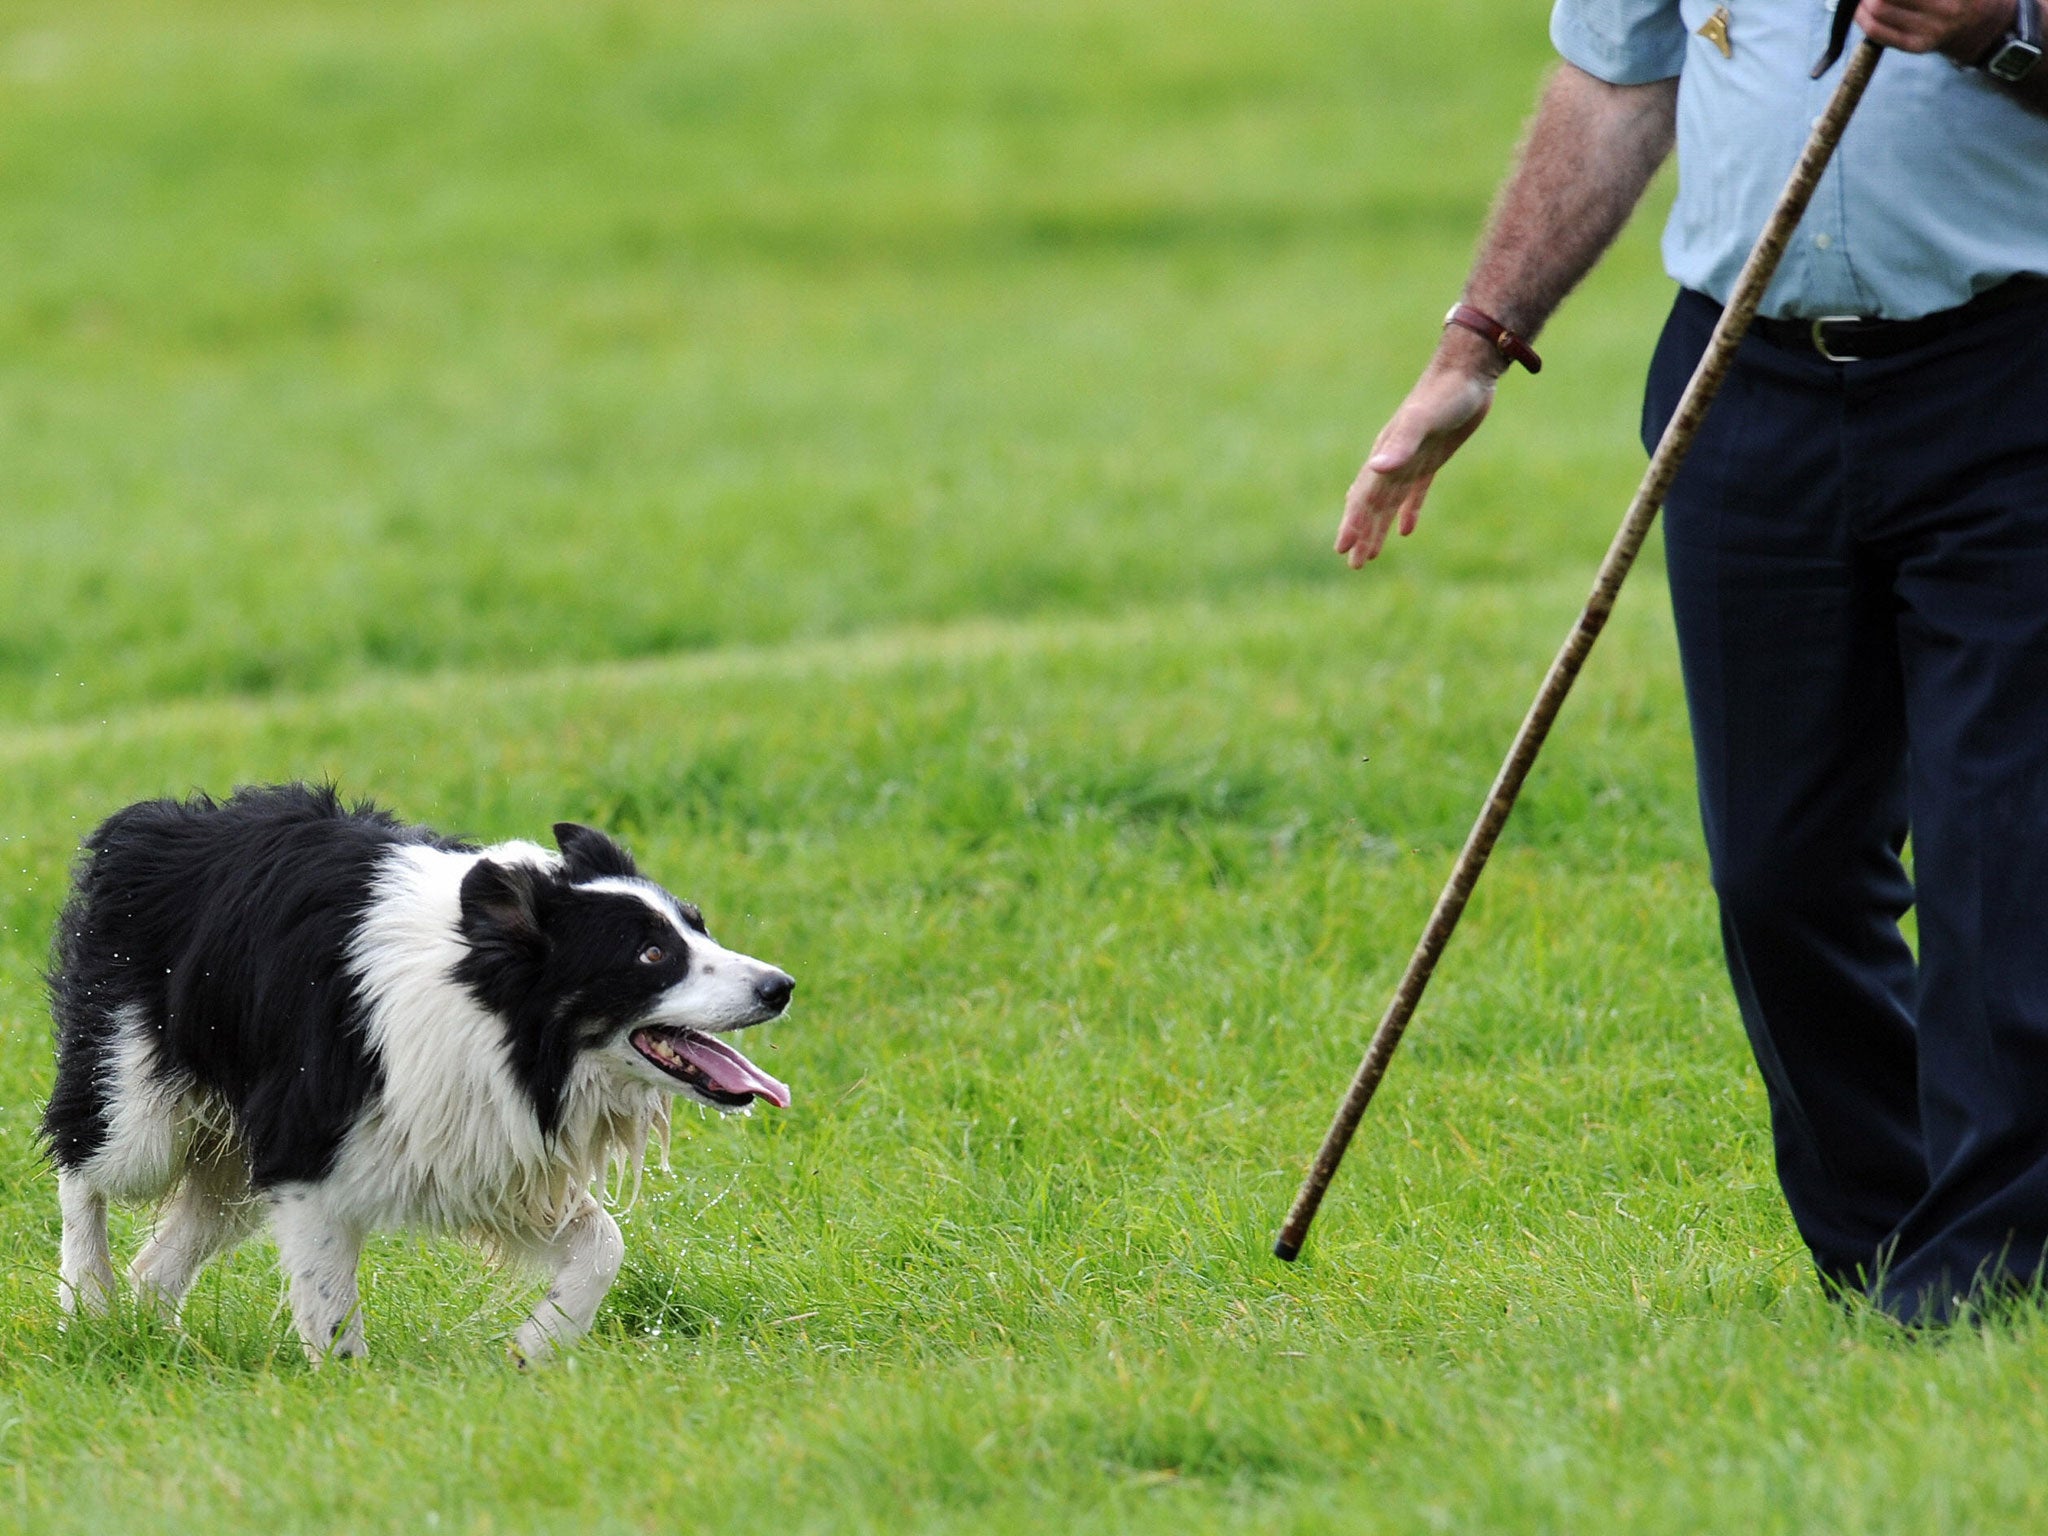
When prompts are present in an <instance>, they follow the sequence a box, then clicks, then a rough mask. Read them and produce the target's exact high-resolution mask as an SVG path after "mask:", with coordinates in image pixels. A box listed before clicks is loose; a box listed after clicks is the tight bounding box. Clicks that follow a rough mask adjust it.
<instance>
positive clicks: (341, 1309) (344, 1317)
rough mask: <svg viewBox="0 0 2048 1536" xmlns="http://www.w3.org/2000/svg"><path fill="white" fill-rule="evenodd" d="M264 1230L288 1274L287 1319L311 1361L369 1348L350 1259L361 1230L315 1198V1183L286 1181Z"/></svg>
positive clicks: (355, 1255) (358, 1248)
mask: <svg viewBox="0 0 2048 1536" xmlns="http://www.w3.org/2000/svg"><path fill="white" fill-rule="evenodd" d="M270 1230H271V1234H272V1236H274V1237H275V1238H276V1239H277V1258H278V1262H279V1263H280V1264H282V1265H283V1266H284V1272H285V1274H286V1275H287V1276H288V1277H289V1278H290V1280H291V1302H292V1321H293V1322H295V1323H296V1324H298V1328H299V1341H300V1342H301V1343H302V1344H304V1345H305V1346H306V1356H307V1358H308V1359H310V1360H311V1361H312V1362H313V1363H314V1364H315V1365H318V1364H320V1363H321V1362H322V1361H324V1360H327V1359H330V1358H334V1357H347V1356H361V1355H367V1354H368V1353H369V1352H370V1348H369V1345H367V1344H366V1343H364V1342H363V1305H362V1299H361V1297H360V1296H359V1295H358V1294H357V1291H356V1264H357V1261H358V1260H359V1259H360V1258H361V1257H362V1252H363V1234H362V1232H361V1230H360V1229H358V1228H356V1227H354V1226H352V1225H350V1224H349V1223H348V1222H345V1221H343V1220H342V1219H341V1218H340V1217H339V1216H337V1215H336V1214H335V1213H334V1212H333V1211H331V1210H329V1209H328V1208H327V1206H326V1204H325V1203H324V1202H323V1201H322V1200H321V1199H320V1196H319V1194H318V1192H317V1190H316V1189H313V1188H309V1187H308V1186H305V1185H296V1186H293V1185H287V1186H285V1187H284V1188H282V1189H280V1190H279V1191H278V1192H277V1194H276V1196H275V1197H274V1198H273V1199H272V1201H271V1206H270Z"/></svg>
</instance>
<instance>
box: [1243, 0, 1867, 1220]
mask: <svg viewBox="0 0 2048 1536" xmlns="http://www.w3.org/2000/svg"><path fill="white" fill-rule="evenodd" d="M1837 5H1838V7H1839V8H1840V10H1841V11H1844V12H1848V11H1853V10H1854V9H1855V5H1854V0H1837ZM1846 19H1847V18H1846V16H1845V17H1843V21H1844V22H1846ZM1843 30H1846V27H1844V28H1843ZM1883 51H1884V50H1883V49H1882V48H1881V47H1880V46H1879V45H1878V44H1876V43H1873V42H1871V41H1870V40H1869V39H1868V38H1865V39H1864V40H1863V42H1862V43H1861V44H1859V45H1858V46H1857V49H1856V52H1855V53H1854V54H1852V55H1851V56H1850V59H1849V67H1848V68H1847V69H1846V70H1844V71H1843V74H1842V83H1841V84H1840V85H1839V86H1837V87H1836V88H1835V95H1834V99H1833V100H1832V101H1830V102H1829V103H1828V107H1827V111H1826V112H1824V113H1822V114H1821V118H1820V121H1819V122H1818V123H1816V124H1815V125H1814V129H1813V137H1812V138H1810V139H1808V140H1807V141H1806V151H1805V153H1804V154H1802V155H1801V156H1800V157H1799V164H1798V165H1796V166H1795V167H1793V170H1792V177H1791V179H1790V180H1789V181H1787V182H1786V183H1785V190H1784V191H1783V192H1782V193H1780V194H1779V197H1778V206H1777V207H1776V208H1775V209H1773V210H1772V212H1771V217H1770V221H1769V222H1768V223H1767V224H1765V225H1764V231H1763V233H1762V234H1761V235H1759V236H1757V241H1756V246H1755V248H1754V249H1752V250H1751V251H1750V253H1749V260H1748V261H1747V262H1746V263H1744V265H1743V268H1742V275H1741V276H1740V277H1739V278H1737V279H1736V282H1735V293H1734V296H1733V297H1732V298H1730V299H1729V301H1728V307H1727V308H1726V309H1725V310H1723V311H1722V313H1721V321H1720V323H1719V324H1718V325H1716V326H1715V327H1714V335H1713V339H1712V340H1711V341H1709V342H1708V343H1707V350H1706V354H1705V355H1704V356H1703V357H1701V359H1700V365H1699V367H1698V368H1696V369H1694V370H1693V376H1692V382H1691V383H1689V384H1687V385H1686V387H1685V393H1684V394H1683V395H1682V396H1680V397H1679V401H1678V409H1677V411H1675V412H1674V413H1673V414H1672V417H1671V423H1670V425H1669V426H1667V427H1665V429H1664V436H1663V438H1662V440H1661V441H1659V442H1658V444H1657V451H1656V452H1655V453H1654V454H1652V455H1651V457H1650V467H1649V469H1648V470H1647V471H1646V472H1645V473H1644V475H1643V483H1642V484H1641V485H1640V486H1638V487H1637V489H1636V496H1635V500H1634V501H1633V502H1631V503H1630V504H1629V509H1628V515H1627V516H1626V517H1625V518H1623V519H1622V523H1621V529H1620V531H1619V532H1618V533H1616V534H1615V536H1614V542H1613V544H1611V545H1609V546H1608V550H1607V558H1606V559H1604V560H1603V561H1601V562H1600V572H1599V575H1598V576H1597V577H1596V578H1595V579H1594V582H1593V595H1592V596H1591V597H1589V598H1587V599H1586V606H1585V608H1584V610H1583V611H1581V613H1580V614H1579V622H1578V623H1577V625H1575V626H1574V627H1573V629H1572V632H1571V634H1570V635H1569V636H1567V637H1566V639H1565V642H1564V649H1563V650H1561V651H1559V652H1558V653H1557V660H1555V661H1553V662H1552V663H1551V664H1550V672H1549V675H1548V676H1546V677H1545V678H1544V679H1543V686H1542V688H1541V689H1540V690H1538V692H1537V694H1536V702H1535V703H1533V704H1531V705H1530V706H1529V713H1528V716H1527V717H1526V718H1525V719H1524V720H1523V721H1522V728H1521V730H1519V731H1517V732H1516V733H1515V742H1514V745H1513V746H1512V747H1510V748H1509V749H1508V756H1507V761H1506V762H1504V763H1502V764H1501V768H1500V774H1499V776H1498V777H1496V778H1495V779H1494V781H1493V790H1492V792H1491V793H1490V794H1488V795H1487V797H1486V805H1485V807H1484V808H1483V809H1482V810H1481V811H1480V813H1479V819H1478V820H1477V821H1476V822H1474V823H1473V824H1472V831H1471V834H1470V835H1469V836H1468V837H1467V838H1466V839H1465V847H1464V849H1463V851H1461V852H1460V853H1459V855H1458V862H1457V863H1456V864H1455V865H1453V866H1452V868H1451V877H1450V879H1449V880H1448V881H1447V882H1446V883H1445V885H1444V889H1443V894H1442V895H1441V896H1439V897H1437V899H1436V910H1435V911H1433V912H1432V913H1430V915H1429V926H1428V927H1427V928H1425V929H1424V930H1423V931H1422V942H1421V943H1419V944H1417V945H1416V946H1415V954H1414V956H1413V957H1412V958H1411V959H1410V960H1409V961H1408V969H1407V970H1406V971H1404V972H1402V974H1401V983H1400V985H1399V986H1397V987H1396V988H1395V989H1394V999H1393V1001H1392V1002H1390V1003H1389V1004H1388V1005H1387V1011H1386V1015H1385V1016H1384V1017H1383V1018H1382V1019H1381V1020H1380V1027H1379V1028H1378V1029H1376V1030H1374V1031H1373V1037H1372V1043H1371V1044H1370V1045H1369V1046H1367V1047H1366V1051H1365V1060H1364V1061H1362V1062H1360V1063H1359V1066H1358V1075H1357V1076H1356V1077H1354V1078H1353V1079H1352V1080H1351V1090H1350V1092H1348V1093H1346V1094H1345V1095H1344V1102H1343V1103H1342V1104H1341V1105H1339V1106H1338V1109H1337V1118H1336V1119H1335V1120H1333V1121H1332V1122H1331V1123H1330V1133H1329V1134H1328V1135H1327V1136H1325V1137H1324V1138H1323V1145H1322V1148H1321V1150H1320V1151H1318V1152H1317V1153H1316V1160H1315V1166H1314V1167H1312V1168H1311V1169H1309V1174H1308V1177H1307V1178H1306V1179H1305V1180H1303V1182H1302V1186H1301V1193H1300V1194H1298V1195H1296V1196H1295V1197H1294V1209H1293V1210H1291V1211H1289V1212H1288V1213H1287V1224H1286V1225H1285V1226H1283V1227H1282V1228H1281V1229H1280V1236H1279V1238H1278V1239H1277V1240H1276V1241H1275V1242H1274V1244H1273V1252H1274V1254H1275V1255H1276V1256H1278V1257H1279V1258H1282V1259H1292V1258H1294V1257H1295V1255H1297V1254H1298V1253H1300V1252H1301V1245H1302V1243H1303V1241H1304V1240H1305V1239H1306V1238H1307V1237H1308V1227H1309V1223H1310V1222H1312V1221H1314V1220H1315V1215H1316V1207H1317V1206H1319V1205H1321V1204H1322V1203H1323V1192H1324V1191H1325V1190H1327V1189H1328V1188H1329V1187H1330V1179H1331V1177H1332V1176H1333V1175H1334V1174H1335V1173H1336V1172H1337V1165H1338V1163H1340V1162H1342V1161H1343V1159H1344V1149H1345V1148H1346V1147H1348V1146H1349V1145H1350V1144H1351V1136H1352V1133H1353V1132H1354V1131H1356V1130H1357V1129H1358V1122H1359V1120H1360V1118H1361V1117H1362V1116H1363V1115H1364V1114H1365V1107H1366V1105H1368V1104H1370V1103H1371V1102H1372V1096H1373V1091H1374V1090H1375V1089H1377V1088H1378V1087H1379V1085H1380V1079H1381V1078H1382V1077H1384V1076H1385V1075H1386V1071H1387V1062H1388V1061H1389V1060H1391V1059H1392V1057H1393V1054H1394V1048H1395V1047H1396V1046H1398V1045H1399V1044H1400V1043H1401V1033H1402V1031H1403V1030H1405V1029H1406V1028H1407V1027H1408V1020H1409V1018H1410V1017H1411V1016H1413V1014H1414V1012H1415V1005H1416V1004H1417V1003H1419V1002H1420V1001H1421V1000H1422V991H1423V988H1425V987H1427V986H1428V985H1429V977H1430V973H1431V972H1432V971H1434V970H1435V969H1436V963H1437V960H1438V959H1439V958H1440V957H1441V956H1442V954H1443V952H1444V946H1445V945H1446V944H1448V943H1449V942H1450V939H1451V933H1452V931H1453V930H1454V929H1455V928H1456V927H1457V926H1458V918H1459V916H1460V914H1462V913H1463V912H1464V910H1465V903H1466V902H1467V901H1468V900H1469V899H1470V898H1471V895H1472V888H1473V887H1474V886H1475V885H1477V884H1478V883H1479V876H1480V873H1481V872H1482V871H1483V870H1484V869H1485V868H1486V859H1487V855H1489V854H1490V853H1492V852H1493V845H1494V842H1495V840H1496V839H1497V838H1499V836H1500V829H1501V828H1502V827H1503V826H1505V825H1506V824H1507V819H1508V813H1509V812H1510V811H1512V810H1513V809H1514V807H1515V796H1516V795H1517V794H1519V793H1520V792H1521V788H1522V781H1523V780H1524V779H1526V778H1527V777H1528V776H1529V769H1530V767H1531V766H1532V765H1533V764H1534V763H1535V761H1536V754H1537V753H1538V752H1539V751H1541V750H1542V748H1543V738H1544V737H1545V736H1547V735H1549V734H1550V727H1551V723H1552V722H1553V721H1555V720H1556V719H1557V712H1558V710H1559V709H1561V708H1562V707H1563V706H1564V700H1565V695H1566V694H1568V693H1570V692H1571V687H1572V683H1573V681H1574V680H1575V679H1576V678H1577V677H1578V675H1579V668H1580V667H1582V666H1584V665H1585V662H1586V655H1587V653H1588V652H1589V651H1591V650H1592V649H1593V642H1594V641H1595V640H1597V639H1598V638H1599V637H1600V631H1601V630H1602V629H1603V628H1604V627H1605V626H1606V623H1607V616H1608V615H1609V614H1610V613H1612V612H1613V611H1614V600H1615V597H1616V596H1617V595H1618V594H1619V593H1620V591H1621V583H1622V581H1623V579H1624V578H1625V577H1626V576H1627V575H1628V569H1629V567H1630V566H1631V565H1633V564H1634V563H1635V558H1636V554H1637V552H1638V551H1639V550H1641V548H1642V547H1643V540H1644V539H1645V538H1646V537H1647V536H1648V535H1649V532H1650V525H1651V523H1653V522H1655V521H1656V518H1657V509H1658V508H1659V507H1661V506H1662V505H1663V504H1664V497H1665V494H1666V493H1667V492H1668V491H1669V490H1670V489H1671V482H1672V481H1673V480H1674V479H1676V478H1677V476H1678V466H1679V465H1680V464H1682V463H1684V462H1685V456H1686V453H1687V451H1688V450H1689V449H1690V448H1691V447H1692V442H1693V438H1694V437H1695V436H1696V435H1697V434H1698V432H1699V428H1700V422H1701V420H1702V419H1704V418H1705V416H1706V414H1707V407H1708V406H1710V405H1711V404H1713V401H1714V395H1715V393H1716V392H1717V391H1718V390H1719V389H1720V388H1721V380H1722V379H1723V377H1725V376H1726V374H1727V372H1728V365H1729V364H1730V363H1731V362H1732V361H1733V360H1734V358H1735V349H1736V347H1738V346H1739V345H1741V342H1742V338H1743V335H1744V334H1745V333H1746V332H1747V331H1748V330H1749V323H1750V321H1751V320H1753V319H1755V318H1756V307H1757V304H1758V303H1759V302H1760V301H1761V300H1762V298H1763V296H1764V289H1765V288H1766V287H1768V286H1769V284H1770V281H1771V274H1772V273H1773V272H1775V271H1777V269H1778V258H1779V257H1781V256H1783V255H1784V254H1785V246H1786V243H1787V242H1788V241H1790V240H1791V238H1792V231H1793V229H1794V228H1795V227H1797V225H1798V223H1799V219H1800V216H1801V215H1802V214H1804V213H1805V212H1806V204H1807V202H1808V200H1809V199H1810V198H1811V197H1812V196H1813V189H1814V187H1815V185H1816V184H1817V183H1818V182H1819V181H1820V178H1821V173H1822V172H1823V171H1825V170H1826V169H1827V165H1828V161H1829V159H1830V158H1831V157H1832V156H1833V155H1834V152H1835V145H1836V144H1837V143H1839V142H1840V141H1841V137H1842V130H1843V129H1844V128H1845V127H1847V126H1848V122H1849V114H1850V113H1852V112H1854V111H1855V110H1856V103H1857V101H1858V100H1859V99H1861V97H1862V95H1863V88H1864V87H1865V86H1866V85H1868V84H1869V83H1870V74H1871V71H1872V70H1874V69H1876V68H1877V60H1878V56H1879V55H1880V54H1881V53H1882V52H1883ZM1823 62H1824V63H1826V62H1832V61H1831V60H1824V61H1823Z"/></svg>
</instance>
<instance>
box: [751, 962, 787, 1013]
mask: <svg viewBox="0 0 2048 1536" xmlns="http://www.w3.org/2000/svg"><path fill="white" fill-rule="evenodd" d="M795 991H796V981H795V978H793V977H790V976H787V975H785V974H783V973H782V972H781V971H770V972H769V973H768V974H767V975H766V976H763V977H762V978H761V979H760V980H759V981H757V982H755V983H754V996H756V997H758V998H759V999H761V1004H762V1006H763V1007H766V1008H773V1009H774V1010H775V1011H776V1012H777V1013H780V1012H782V1010H783V1009H785V1008H787V1007H788V1006H789V998H790V994H791V993H793V992H795Z"/></svg>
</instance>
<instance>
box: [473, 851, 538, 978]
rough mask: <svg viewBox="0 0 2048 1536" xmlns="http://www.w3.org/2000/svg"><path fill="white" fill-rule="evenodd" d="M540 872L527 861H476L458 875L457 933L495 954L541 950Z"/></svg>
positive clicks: (514, 954)
mask: <svg viewBox="0 0 2048 1536" xmlns="http://www.w3.org/2000/svg"><path fill="white" fill-rule="evenodd" d="M542 878H543V877H542V875H541V872H540V871H539V870H537V869H535V868H534V867H533V866H532V865H530V864H499V863H496V862H494V861H493V860H490V859H478V860H477V861H476V863H475V865H473V866H472V867H471V869H470V871H469V873H468V874H466V875H464V876H463V877H462V936H463V937H464V938H466V939H468V940H469V942H470V946H471V947H472V948H473V949H476V950H478V951H483V952H491V953H494V954H496V955H497V956H499V957H501V958H506V959H510V958H514V957H523V956H530V955H533V954H537V953H540V952H542V951H545V950H546V949H547V945H548V939H547V934H546V933H544V932H543V931H542V929H541V925H540V882H541V880H542Z"/></svg>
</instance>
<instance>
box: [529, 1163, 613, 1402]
mask: <svg viewBox="0 0 2048 1536" xmlns="http://www.w3.org/2000/svg"><path fill="white" fill-rule="evenodd" d="M514 1252H516V1253H517V1254H518V1255H519V1256H520V1257H522V1258H524V1259H526V1260H527V1261H529V1262H531V1263H535V1264H538V1265H540V1266H541V1267H542V1268H544V1269H546V1270H548V1271H550V1279H549V1283H548V1292H547V1295H545V1296H543V1297H542V1298H541V1302H540V1305H539V1306H537V1307H535V1308H534V1309H533V1316H531V1317H529V1318H528V1319H527V1320H526V1321H525V1322H524V1323H522V1324H520V1327H519V1331H518V1332H517V1333H515V1334H513V1335H512V1358H513V1359H515V1360H517V1361H518V1362H519V1363H520V1364H521V1365H522V1366H523V1365H532V1364H536V1363H538V1362H539V1361H541V1360H543V1359H545V1358H546V1357H547V1355H548V1353H549V1352H550V1351H552V1350H554V1349H558V1348H560V1347H561V1346H563V1345H567V1344H573V1343H575V1342H576V1341H577V1340H578V1339H580V1338H582V1337H583V1335H584V1334H586V1333H588V1332H589V1331H590V1324H591V1320H592V1319H593V1318H595V1317H596V1316H597V1308H598V1304H599V1303H600V1302H602V1301H603V1300H604V1297H605V1292H607V1291H609V1290H610V1289H611V1288H612V1281H614V1280H616V1279H617V1278H618V1275H619V1262H620V1261H621V1260H622V1259H623V1258H624V1257H625V1256H626V1241H625V1239H624V1238H623V1237H621V1236H620V1235H619V1224H618V1223H617V1222H616V1221H614V1220H612V1218H611V1213H610V1212H609V1211H607V1210H606V1209H605V1208H604V1207H603V1206H601V1205H599V1204H598V1203H597V1201H596V1200H594V1199H592V1198H591V1197H590V1196H589V1195H587V1194H586V1195H585V1196H584V1197H583V1199H582V1201H581V1202H580V1203H579V1204H578V1205H577V1207H576V1209H575V1210H574V1211H572V1212H571V1213H570V1215H569V1219H568V1220H567V1221H565V1222H564V1223H563V1224H562V1225H561V1226H560V1227H559V1228H557V1229H556V1230H555V1231H553V1232H549V1233H534V1234H530V1235H527V1236H525V1237H523V1238H521V1239H520V1240H519V1241H518V1243H517V1244H516V1246H515V1248H514Z"/></svg>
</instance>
